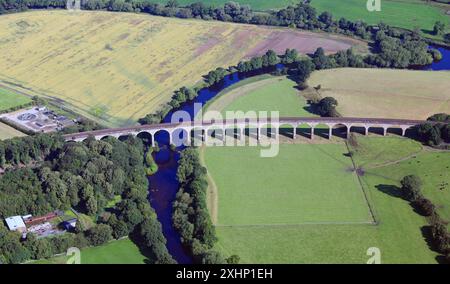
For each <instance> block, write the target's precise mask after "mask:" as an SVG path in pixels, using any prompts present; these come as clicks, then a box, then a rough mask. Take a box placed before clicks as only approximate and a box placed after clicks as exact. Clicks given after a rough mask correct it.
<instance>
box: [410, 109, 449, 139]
mask: <svg viewBox="0 0 450 284" xmlns="http://www.w3.org/2000/svg"><path fill="white" fill-rule="evenodd" d="M428 121H429V122H425V123H423V124H421V125H419V126H418V127H417V134H418V136H419V139H420V140H421V141H422V142H424V143H426V144H428V145H430V146H439V145H441V144H443V143H450V115H448V114H445V113H439V114H435V115H433V116H431V117H429V118H428Z"/></svg>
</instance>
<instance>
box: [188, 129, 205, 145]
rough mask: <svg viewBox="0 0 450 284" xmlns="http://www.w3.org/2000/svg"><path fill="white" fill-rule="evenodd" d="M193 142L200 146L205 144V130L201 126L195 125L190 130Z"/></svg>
mask: <svg viewBox="0 0 450 284" xmlns="http://www.w3.org/2000/svg"><path fill="white" fill-rule="evenodd" d="M190 137H191V142H192V143H194V146H200V145H202V144H203V141H204V140H205V130H204V128H202V127H200V126H194V127H193V128H192V129H191V130H190Z"/></svg>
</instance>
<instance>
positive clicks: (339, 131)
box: [331, 123, 352, 139]
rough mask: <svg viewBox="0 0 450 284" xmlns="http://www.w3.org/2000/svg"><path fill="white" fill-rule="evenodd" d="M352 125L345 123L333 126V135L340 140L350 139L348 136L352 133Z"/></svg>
mask: <svg viewBox="0 0 450 284" xmlns="http://www.w3.org/2000/svg"><path fill="white" fill-rule="evenodd" d="M351 127H352V126H351V125H349V124H345V123H335V124H333V126H332V127H331V129H332V130H331V134H332V135H333V136H337V137H340V138H344V139H346V138H348V134H349V133H350V130H351Z"/></svg>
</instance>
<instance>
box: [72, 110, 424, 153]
mask: <svg viewBox="0 0 450 284" xmlns="http://www.w3.org/2000/svg"><path fill="white" fill-rule="evenodd" d="M423 122H425V121H423V120H405V119H384V118H351V117H333V118H331V117H330V118H328V117H282V118H279V119H277V120H276V121H270V119H269V120H267V119H265V120H258V119H235V120H220V121H219V120H217V121H203V122H202V121H188V122H181V123H163V124H149V125H139V126H133V127H125V128H111V129H102V130H96V131H88V132H81V133H74V134H67V135H64V138H65V139H66V141H77V142H80V141H83V140H85V139H87V138H88V137H94V138H95V139H96V140H100V139H103V138H106V137H116V138H119V137H122V136H128V135H134V136H136V135H139V134H143V133H146V134H147V135H150V136H151V138H152V145H155V139H154V137H155V135H156V134H158V133H160V132H166V133H168V135H169V142H170V144H173V141H174V136H175V135H177V136H178V137H179V135H180V131H183V132H184V134H183V136H184V137H187V139H186V142H187V143H188V144H190V142H191V141H192V140H191V139H192V137H194V135H195V133H201V137H202V141H203V142H206V141H207V140H208V137H210V136H211V135H210V134H212V133H213V132H214V133H216V132H215V131H221V133H222V139H224V138H225V135H224V134H225V133H226V131H227V130H233V131H235V130H236V129H237V130H238V132H239V134H240V136H239V137H243V136H244V131H245V129H249V130H250V129H255V130H256V138H257V139H259V138H260V137H261V135H262V134H266V133H268V131H267V129H272V130H274V131H273V132H272V130H271V131H270V132H271V133H272V134H271V136H272V135H277V134H279V133H280V128H292V129H297V128H299V127H303V126H304V125H306V126H307V127H309V128H310V129H311V130H310V138H311V139H313V138H314V129H315V128H317V127H318V126H322V127H323V126H326V127H328V138H331V137H332V135H333V129H335V128H345V129H346V133H347V137H348V136H349V134H350V132H352V130H354V129H355V128H360V129H363V130H364V134H365V135H367V134H368V133H369V130H370V129H371V128H378V129H380V130H382V134H383V135H386V134H387V132H388V130H389V129H397V130H401V135H402V136H405V134H406V131H407V130H408V129H409V128H412V127H414V126H416V125H418V124H421V123H423ZM264 130H265V132H263V131H264ZM292 132H293V133H292V138H294V139H295V137H296V132H297V131H292ZM177 146H178V145H177Z"/></svg>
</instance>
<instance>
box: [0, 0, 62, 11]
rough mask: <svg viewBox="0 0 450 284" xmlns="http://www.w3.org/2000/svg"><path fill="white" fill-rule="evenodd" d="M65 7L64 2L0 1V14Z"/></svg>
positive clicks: (58, 0)
mask: <svg viewBox="0 0 450 284" xmlns="http://www.w3.org/2000/svg"><path fill="white" fill-rule="evenodd" d="M65 7H66V1H65V0H0V14H6V13H14V12H21V11H26V10H28V9H52V8H65Z"/></svg>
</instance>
